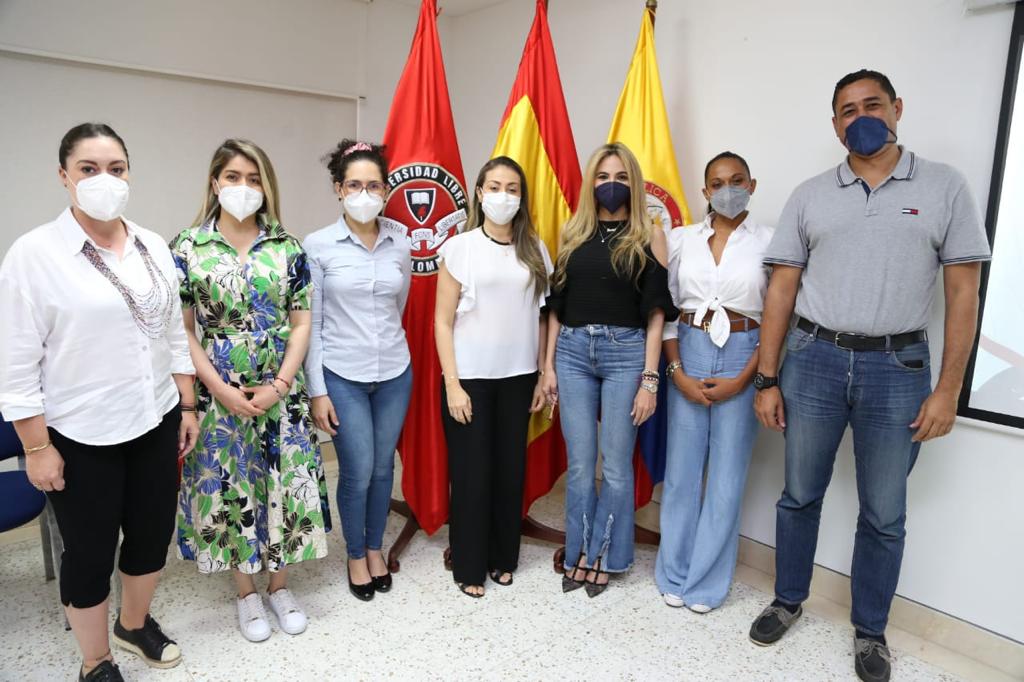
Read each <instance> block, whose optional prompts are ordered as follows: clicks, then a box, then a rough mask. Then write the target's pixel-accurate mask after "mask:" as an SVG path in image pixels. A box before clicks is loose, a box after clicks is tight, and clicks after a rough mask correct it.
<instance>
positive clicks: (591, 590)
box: [584, 559, 609, 599]
mask: <svg viewBox="0 0 1024 682" xmlns="http://www.w3.org/2000/svg"><path fill="white" fill-rule="evenodd" d="M590 570H592V571H594V579H593V580H587V579H586V578H584V582H586V588H587V596H588V597H590V598H591V599H593V598H594V597H596V596H597V595H599V594H601V593H602V592H604V591H605V590H607V589H608V583H607V582H604V583H599V582H597V580H598V578H600V577H601V576H602V575H609V574H608V571H602V570H601V560H600V559H598V560H597V562H596V563H595V564H594V567H593V568H592V569H590Z"/></svg>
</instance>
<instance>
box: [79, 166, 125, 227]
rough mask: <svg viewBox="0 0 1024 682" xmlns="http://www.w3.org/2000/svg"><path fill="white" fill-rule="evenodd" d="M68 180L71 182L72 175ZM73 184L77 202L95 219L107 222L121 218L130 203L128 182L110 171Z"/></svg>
mask: <svg viewBox="0 0 1024 682" xmlns="http://www.w3.org/2000/svg"><path fill="white" fill-rule="evenodd" d="M68 182H71V177H70V176H69V177H68ZM71 184H72V185H74V187H75V204H76V205H77V206H78V208H80V209H82V210H83V211H85V213H86V215H88V216H89V217H90V218H93V219H94V220H102V221H104V222H106V221H108V220H113V219H114V218H120V217H121V215H122V214H123V213H124V209H125V207H126V206H127V205H128V183H127V182H125V181H124V180H122V179H121V178H115V177H114V176H113V175H110V174H109V173H100V174H99V175H94V176H92V177H91V178H85V179H83V180H79V181H78V184H75V183H73V182H71Z"/></svg>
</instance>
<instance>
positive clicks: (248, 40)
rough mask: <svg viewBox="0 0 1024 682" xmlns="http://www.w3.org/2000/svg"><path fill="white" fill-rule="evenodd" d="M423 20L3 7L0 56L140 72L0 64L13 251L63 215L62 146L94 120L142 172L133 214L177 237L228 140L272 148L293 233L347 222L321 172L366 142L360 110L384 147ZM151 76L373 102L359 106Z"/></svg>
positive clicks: (3, 172) (339, 11)
mask: <svg viewBox="0 0 1024 682" xmlns="http://www.w3.org/2000/svg"><path fill="white" fill-rule="evenodd" d="M417 15H418V10H417V8H415V7H409V6H407V5H402V4H399V3H397V2H395V1H394V0H377V1H376V2H374V3H373V4H372V5H371V4H367V3H366V2H362V1H361V0H297V1H296V2H288V3H283V2H276V1H275V0H255V1H245V0H224V1H222V2H216V3H208V2H203V1H202V0H180V1H179V2H174V3H149V2H143V3H124V2H119V1H117V0H91V1H90V2H34V1H33V0H4V1H3V2H0V50H3V49H5V48H7V49H12V50H28V51H31V52H35V53H44V54H48V55H58V56H66V57H70V58H77V59H83V60H86V61H88V60H98V61H101V62H112V63H116V64H119V65H128V66H136V67H139V69H140V71H138V72H125V71H123V70H120V69H110V68H103V67H95V66H89V65H85V64H76V63H74V62H69V61H59V60H40V59H27V58H24V57H21V56H17V57H15V56H11V55H10V54H7V55H6V56H4V54H3V53H2V52H0V88H2V92H3V96H2V97H0V114H2V120H3V121H4V123H5V126H4V128H3V129H2V130H0V148H2V149H3V154H4V159H5V161H7V163H4V164H3V165H0V206H4V207H5V208H4V210H3V214H4V220H3V221H2V222H0V253H3V251H5V250H6V248H7V247H8V246H9V245H10V244H11V242H13V241H14V239H15V238H17V236H19V235H20V234H22V233H23V232H25V231H26V230H27V229H30V228H31V227H32V226H34V225H37V224H39V223H42V222H45V221H47V220H50V219H52V218H53V217H54V216H56V215H57V213H58V212H59V211H60V210H62V208H63V207H64V206H65V205H66V203H67V195H66V192H65V191H64V189H63V187H62V186H61V185H60V183H59V182H58V180H57V175H56V166H57V163H56V156H57V144H58V142H59V141H60V137H61V135H63V134H64V132H65V131H66V130H67V129H68V128H69V127H71V126H72V125H74V124H76V123H80V122H82V121H84V120H103V121H106V122H109V123H111V124H112V125H113V126H114V128H115V130H118V132H119V133H121V134H122V136H123V137H124V138H125V141H126V143H127V145H128V149H129V152H130V153H131V156H132V162H133V163H132V165H133V168H132V170H133V178H132V182H133V189H132V201H131V203H130V205H129V209H128V216H129V217H130V218H132V219H135V220H136V221H138V222H140V223H141V224H143V225H145V226H147V227H150V228H152V229H155V230H157V231H159V232H161V233H163V234H164V235H165V236H171V235H172V234H174V233H175V232H177V230H180V229H181V228H182V227H184V226H186V225H187V224H188V223H189V221H191V219H192V218H193V217H194V215H195V212H196V211H197V209H198V204H199V201H200V198H201V196H200V192H201V189H202V186H203V175H204V174H205V172H206V167H207V164H208V163H209V158H210V155H211V154H212V153H213V150H214V148H215V147H216V145H217V144H218V143H219V142H220V141H221V140H223V139H225V138H226V137H229V136H240V137H250V138H251V139H253V140H254V141H256V142H257V143H258V144H260V145H262V146H263V147H264V148H265V149H266V150H267V152H268V154H269V155H270V157H271V160H272V161H273V162H274V164H275V166H276V167H277V172H278V176H279V180H280V185H281V188H280V189H281V195H282V196H281V201H282V213H283V216H284V222H285V226H286V227H287V228H288V229H289V230H291V231H292V232H294V233H296V234H297V235H300V236H301V235H304V234H306V233H308V232H310V231H312V230H314V229H317V228H319V227H320V226H322V225H325V224H327V223H328V222H331V221H333V220H335V219H336V218H337V215H338V203H337V200H336V199H335V198H334V196H333V194H332V192H331V182H330V177H329V174H328V172H327V170H326V168H325V167H324V165H323V164H322V163H321V160H320V158H321V156H322V155H323V154H325V153H326V152H328V151H329V150H330V149H331V148H332V147H333V146H334V144H335V143H336V142H337V141H338V140H339V139H341V138H342V137H349V136H353V135H355V134H356V129H357V126H356V116H357V115H356V109H357V106H359V108H361V111H360V112H359V114H360V115H361V118H362V121H363V122H364V124H363V125H362V126H361V127H362V131H361V132H362V134H363V135H364V136H365V137H367V138H368V139H379V138H380V136H381V135H383V132H384V125H385V122H386V119H387V113H388V107H389V105H390V100H391V94H392V91H393V90H394V85H395V83H396V82H397V80H398V75H399V73H400V72H401V69H402V66H403V65H404V63H405V58H406V55H407V53H408V49H409V43H410V40H411V38H412V33H413V29H414V28H415V25H416V18H417ZM445 23H446V19H442V21H441V25H442V27H443V26H444V24H445ZM442 30H443V29H442ZM151 70H157V71H169V72H175V73H186V74H199V75H203V76H210V77H214V78H223V79H227V80H230V81H240V82H243V83H264V84H270V85H276V86H281V87H282V88H284V89H288V88H296V89H304V90H311V91H316V92H327V93H339V94H352V95H362V96H363V97H364V99H363V100H362V103H361V105H357V103H356V101H354V100H353V101H346V100H344V99H338V98H336V97H319V96H315V95H313V96H311V95H303V94H295V93H288V92H287V91H286V90H273V89H260V88H251V87H238V86H233V85H229V84H217V83H211V82H209V81H200V80H189V79H180V78H173V77H171V78H168V77H166V76H161V75H154V74H151V73H148V72H149V71H151ZM128 93H130V94H131V96H130V97H126V94H128ZM181 131H187V133H186V134H182V132H181ZM12 160H15V161H16V162H12Z"/></svg>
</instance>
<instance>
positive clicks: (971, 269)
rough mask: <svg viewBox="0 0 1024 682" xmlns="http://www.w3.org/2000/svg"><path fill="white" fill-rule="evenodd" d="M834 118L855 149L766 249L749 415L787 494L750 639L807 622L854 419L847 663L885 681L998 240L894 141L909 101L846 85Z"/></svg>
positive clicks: (858, 81) (858, 76)
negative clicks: (902, 586) (916, 490)
mask: <svg viewBox="0 0 1024 682" xmlns="http://www.w3.org/2000/svg"><path fill="white" fill-rule="evenodd" d="M832 111H833V118H832V122H833V126H834V128H835V132H836V135H837V137H838V138H839V141H840V142H841V143H842V144H843V146H844V147H846V148H847V150H848V152H849V154H848V155H847V157H846V160H844V161H843V162H842V163H841V164H839V165H838V166H837V167H835V168H833V169H831V170H828V171H827V172H825V173H822V174H821V175H818V176H817V177H814V178H811V179H810V180H808V181H807V182H805V183H803V184H802V185H800V186H799V187H797V189H796V190H795V191H794V192H793V195H792V196H791V197H790V199H789V202H788V203H787V204H786V207H785V209H784V210H783V212H782V217H781V218H780V220H779V225H778V227H777V228H776V230H775V237H774V239H773V240H772V242H771V245H770V246H769V247H768V251H767V253H766V255H765V263H767V264H769V265H771V266H772V267H773V272H772V278H771V283H770V285H769V287H768V293H767V296H766V299H765V309H764V321H763V323H762V325H761V347H760V356H759V360H758V374H757V375H756V376H755V380H754V384H755V386H756V387H757V388H758V389H759V390H758V392H757V396H756V398H755V405H754V406H755V411H756V412H757V415H758V419H760V421H761V423H762V424H764V425H765V426H766V427H768V428H771V429H774V430H776V431H785V435H786V484H785V489H784V490H783V492H782V497H781V499H780V500H779V502H778V505H777V507H776V513H777V518H776V524H777V525H776V544H777V549H776V580H775V597H776V598H775V601H773V602H772V604H771V606H769V607H768V608H766V609H765V610H764V611H763V612H762V613H761V615H760V616H758V618H757V619H756V620H755V621H754V623H753V625H752V626H751V629H750V638H751V639H752V640H753V641H754V642H755V643H756V644H761V645H768V644H772V643H774V642H776V641H778V640H779V639H780V638H781V637H782V636H783V635H784V634H785V632H786V631H787V630H788V629H789V626H790V625H791V624H792V623H793V621H795V620H796V619H797V618H798V617H799V616H800V614H801V608H800V604H801V602H803V601H804V600H805V599H806V598H807V596H808V590H809V588H810V582H811V571H812V568H813V564H814V551H815V547H816V545H817V540H818V522H819V519H820V516H821V504H822V500H823V498H824V496H825V490H826V489H827V488H828V484H829V480H830V478H831V476H832V466H833V463H834V461H835V456H836V450H837V448H838V447H839V441H840V440H841V439H842V437H843V433H844V432H845V431H846V427H847V425H849V426H851V427H852V429H853V441H854V457H855V459H856V470H857V490H858V497H859V499H860V515H859V517H858V519H857V534H856V540H855V543H854V550H853V566H852V569H851V586H852V592H853V595H852V596H853V609H852V613H851V620H852V622H853V625H854V627H855V628H856V634H855V640H854V654H855V655H854V663H855V669H856V671H857V674H858V676H860V678H861V679H863V680H871V681H876V680H888V679H889V675H890V664H889V651H888V649H887V648H886V643H885V627H886V624H887V622H888V617H889V607H890V605H891V603H892V598H893V594H894V593H895V590H896V583H897V581H898V579H899V572H900V563H901V561H902V558H903V544H904V537H905V534H906V533H905V530H904V525H905V518H906V488H907V475H908V474H909V473H910V470H911V469H912V468H913V466H914V461H915V459H916V458H917V453H918V451H919V450H920V447H921V443H922V442H923V441H926V440H929V439H932V438H937V437H940V436H944V435H946V434H947V433H949V431H950V429H951V428H952V426H953V420H954V417H955V416H956V403H957V396H958V395H959V393H960V386H961V383H962V382H963V374H964V367H965V366H966V363H967V358H968V355H969V354H970V348H971V344H972V343H973V340H974V333H975V326H976V320H977V313H978V283H979V272H980V262H981V261H984V260H987V259H988V258H989V245H988V240H987V238H986V235H985V231H984V228H983V226H982V223H981V219H980V215H979V212H978V208H977V205H976V203H975V201H974V199H973V197H972V195H971V192H970V189H969V188H968V186H967V182H966V181H965V180H964V178H963V176H962V175H961V174H960V173H959V172H957V171H956V170H955V169H953V168H951V167H949V166H946V165H944V164H940V163H934V162H931V161H926V160H924V159H922V158H921V157H919V156H917V155H915V154H914V153H913V152H911V151H910V150H908V149H905V148H904V147H902V146H899V145H897V144H896V125H897V122H898V121H899V119H900V116H901V114H902V112H903V101H902V100H901V99H899V98H897V97H896V92H895V90H894V89H893V87H892V84H891V83H890V82H889V79H888V78H886V77H885V76H884V75H882V74H880V73H878V72H875V71H867V70H862V71H858V72H856V73H852V74H849V75H847V76H845V77H844V78H843V79H842V80H840V81H839V82H838V83H837V84H836V87H835V91H834V93H833V100H832ZM940 265H941V266H942V272H943V284H944V288H945V295H946V311H945V312H946V316H945V331H944V339H945V344H944V349H943V354H942V369H941V371H940V373H939V379H938V382H937V384H936V386H935V389H934V390H932V388H931V370H930V358H929V352H928V342H927V336H926V333H925V328H926V327H927V326H928V319H929V312H930V309H931V304H932V300H933V293H934V289H935V281H936V276H937V274H938V271H939V267H940ZM794 304H795V305H794ZM794 308H795V313H796V324H795V326H794V327H793V329H792V330H791V331H789V332H788V335H787V329H788V328H789V325H790V320H791V317H792V315H793V313H794ZM783 341H785V343H786V349H787V353H786V362H785V364H784V365H783V367H782V375H781V379H780V378H777V375H778V371H777V370H778V367H779V359H780V358H779V356H780V352H781V349H782V344H783Z"/></svg>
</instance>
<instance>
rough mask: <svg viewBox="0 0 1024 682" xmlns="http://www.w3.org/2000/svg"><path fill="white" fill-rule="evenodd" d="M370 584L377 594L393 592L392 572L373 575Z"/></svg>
mask: <svg viewBox="0 0 1024 682" xmlns="http://www.w3.org/2000/svg"><path fill="white" fill-rule="evenodd" d="M370 582H371V584H372V585H373V589H374V590H376V591H377V592H388V591H390V590H391V582H392V581H391V571H388V572H387V573H385V574H384V575H373V576H370Z"/></svg>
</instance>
